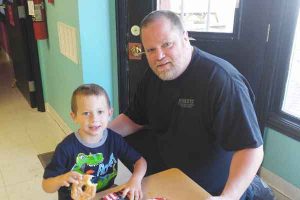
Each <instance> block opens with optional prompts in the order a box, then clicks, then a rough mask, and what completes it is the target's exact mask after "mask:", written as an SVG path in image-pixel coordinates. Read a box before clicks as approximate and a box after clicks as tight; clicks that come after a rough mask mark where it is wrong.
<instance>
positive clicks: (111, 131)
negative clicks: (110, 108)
mask: <svg viewBox="0 0 300 200" xmlns="http://www.w3.org/2000/svg"><path fill="white" fill-rule="evenodd" d="M107 135H108V136H111V137H115V138H123V137H122V136H121V135H120V134H119V133H117V132H115V131H113V130H111V129H109V128H108V129H107Z"/></svg>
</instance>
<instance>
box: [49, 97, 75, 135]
mask: <svg viewBox="0 0 300 200" xmlns="http://www.w3.org/2000/svg"><path fill="white" fill-rule="evenodd" d="M45 105H46V111H47V112H48V113H49V115H50V116H51V117H52V118H53V120H54V121H55V122H56V123H57V124H58V126H59V127H60V128H61V129H62V130H63V132H64V133H65V134H66V135H68V134H70V133H71V132H72V129H71V128H70V127H69V126H68V125H67V124H66V123H65V122H64V120H63V119H62V118H61V117H60V116H59V115H58V114H57V112H56V111H55V110H54V109H53V108H52V107H51V105H50V104H49V103H46V104H45Z"/></svg>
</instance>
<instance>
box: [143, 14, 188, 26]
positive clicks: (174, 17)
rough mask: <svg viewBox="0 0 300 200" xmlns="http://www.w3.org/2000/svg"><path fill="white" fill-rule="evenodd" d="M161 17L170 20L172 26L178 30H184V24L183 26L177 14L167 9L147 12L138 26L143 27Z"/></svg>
mask: <svg viewBox="0 0 300 200" xmlns="http://www.w3.org/2000/svg"><path fill="white" fill-rule="evenodd" d="M163 17H164V18H166V19H168V20H169V21H170V22H171V24H172V25H173V27H175V28H176V29H178V30H179V31H184V26H183V23H182V21H181V19H180V18H179V16H178V15H177V14H176V13H174V12H172V11H169V10H155V11H152V12H151V13H149V14H148V15H146V16H145V17H144V19H143V20H142V22H141V24H140V27H141V29H142V28H145V27H146V26H147V25H148V24H150V23H151V22H153V21H156V20H158V19H160V18H163Z"/></svg>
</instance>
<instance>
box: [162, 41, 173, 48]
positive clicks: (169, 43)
mask: <svg viewBox="0 0 300 200" xmlns="http://www.w3.org/2000/svg"><path fill="white" fill-rule="evenodd" d="M172 46H173V42H166V43H164V44H163V46H162V47H163V48H169V47H172Z"/></svg>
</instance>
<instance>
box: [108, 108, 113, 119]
mask: <svg viewBox="0 0 300 200" xmlns="http://www.w3.org/2000/svg"><path fill="white" fill-rule="evenodd" d="M113 113H114V109H113V108H110V109H109V113H108V114H109V117H110V118H111V117H112V116H113Z"/></svg>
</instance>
